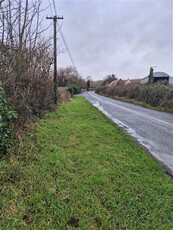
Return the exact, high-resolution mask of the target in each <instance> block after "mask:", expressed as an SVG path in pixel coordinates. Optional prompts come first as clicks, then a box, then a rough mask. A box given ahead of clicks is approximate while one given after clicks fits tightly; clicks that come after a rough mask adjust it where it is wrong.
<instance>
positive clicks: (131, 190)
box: [0, 97, 173, 230]
mask: <svg viewBox="0 0 173 230" xmlns="http://www.w3.org/2000/svg"><path fill="white" fill-rule="evenodd" d="M0 173H1V178H0V179H1V180H0V183H1V185H0V196H1V200H0V209H1V210H0V221H1V229H4V230H6V229H32V230H33V229H40V230H42V229H52V230H53V229H58V230H66V229H74V228H78V229H81V230H88V229H89V230H90V229H93V230H95V229H104V230H108V229H110V230H116V229H120V230H123V229H128V230H129V229H132V230H134V229H139V230H143V229H146V230H148V229H157V230H159V229H164V230H171V229H173V181H172V180H171V179H170V178H169V177H168V176H167V175H166V174H165V173H164V172H163V171H162V168H161V166H160V165H159V163H157V162H156V161H154V160H153V159H152V157H151V156H149V155H148V154H146V152H145V151H144V150H143V149H142V148H141V147H140V146H139V145H138V144H137V143H135V142H134V141H133V140H132V139H131V138H130V137H129V136H128V135H127V134H125V133H124V132H122V130H121V129H120V128H118V127H117V126H116V125H114V124H112V123H111V122H110V121H109V120H108V119H107V118H105V116H104V115H102V114H101V113H100V112H99V111H98V110H97V109H96V108H94V107H92V106H91V105H90V104H89V103H88V102H87V101H86V100H85V99H84V98H82V97H76V98H75V99H74V100H73V101H71V102H68V103H67V104H62V105H61V106H60V107H59V108H58V109H57V110H56V111H54V112H50V113H48V115H47V116H46V117H45V118H44V119H42V120H41V121H40V122H39V123H38V124H37V125H34V128H33V131H32V132H30V133H29V134H28V135H26V136H25V138H24V139H22V140H21V141H20V143H19V147H18V149H17V150H16V151H15V152H14V153H13V154H12V155H11V156H10V157H5V158H4V159H1V162H0Z"/></svg>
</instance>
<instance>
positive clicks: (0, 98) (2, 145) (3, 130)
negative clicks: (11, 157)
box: [0, 84, 17, 154]
mask: <svg viewBox="0 0 173 230" xmlns="http://www.w3.org/2000/svg"><path fill="white" fill-rule="evenodd" d="M16 118H17V113H16V112H15V111H13V110H12V109H11V107H10V106H9V104H8V102H7V100H6V99H5V93H4V89H3V88H2V85H1V84H0V154H5V153H7V152H8V151H9V150H10V148H11V146H12V144H13V140H14V135H13V132H14V126H13V121H14V120H15V119H16Z"/></svg>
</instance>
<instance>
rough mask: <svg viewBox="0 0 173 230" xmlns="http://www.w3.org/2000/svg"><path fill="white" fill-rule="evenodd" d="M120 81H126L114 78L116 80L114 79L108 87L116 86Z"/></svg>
mask: <svg viewBox="0 0 173 230" xmlns="http://www.w3.org/2000/svg"><path fill="white" fill-rule="evenodd" d="M119 83H121V84H122V83H123V84H124V82H123V80H121V79H117V80H114V81H112V82H111V83H110V84H109V85H108V87H112V88H113V87H115V86H116V85H118V84H119Z"/></svg>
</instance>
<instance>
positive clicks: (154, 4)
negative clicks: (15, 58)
mask: <svg viewBox="0 0 173 230" xmlns="http://www.w3.org/2000/svg"><path fill="white" fill-rule="evenodd" d="M57 9H58V12H60V15H61V14H63V15H64V25H63V31H64V34H65V37H66V38H67V41H68V44H69V47H70V50H71V52H72V55H73V57H74V60H75V62H76V65H77V66H78V70H79V71H80V72H81V74H82V75H84V76H87V75H91V76H93V78H95V79H99V78H103V77H104V76H105V75H106V74H109V73H115V74H117V75H118V76H119V77H122V78H129V77H143V76H145V75H146V73H148V70H149V67H150V66H151V65H152V64H153V63H157V65H158V68H159V70H164V71H165V72H168V73H169V74H172V62H173V60H172V52H173V50H172V49H173V48H172V19H173V18H172V17H173V16H172V0H146V1H142V0H141V1H140V0H138V1H137V0H136V1H135V0H117V1H108V0H107V1H106V0H105V1H99V0H98V1H93V0H92V1H91V0H90V1H89V0H88V1H75V0H71V1H67V0H65V1H64V0H63V1H62V0H61V1H57ZM59 64H60V65H62V66H66V65H70V62H69V58H68V56H67V53H66V54H63V55H61V56H60V57H59Z"/></svg>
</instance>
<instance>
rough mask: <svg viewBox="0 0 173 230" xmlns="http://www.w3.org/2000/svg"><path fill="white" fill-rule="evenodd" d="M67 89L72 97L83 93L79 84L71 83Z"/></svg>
mask: <svg viewBox="0 0 173 230" xmlns="http://www.w3.org/2000/svg"><path fill="white" fill-rule="evenodd" d="M67 88H68V90H69V92H70V93H71V95H72V96H73V94H79V93H81V89H80V86H79V85H78V84H75V83H69V84H67Z"/></svg>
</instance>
